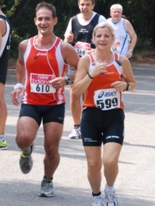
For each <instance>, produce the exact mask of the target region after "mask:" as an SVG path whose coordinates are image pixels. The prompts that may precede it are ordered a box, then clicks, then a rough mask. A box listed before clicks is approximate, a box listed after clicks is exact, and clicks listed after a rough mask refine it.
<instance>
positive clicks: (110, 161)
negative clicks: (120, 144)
mask: <svg viewBox="0 0 155 206" xmlns="http://www.w3.org/2000/svg"><path fill="white" fill-rule="evenodd" d="M117 164H118V162H117V160H116V159H113V158H109V159H103V165H104V167H105V168H109V169H111V168H114V167H116V166H117Z"/></svg>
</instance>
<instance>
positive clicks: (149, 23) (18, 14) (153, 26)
mask: <svg viewBox="0 0 155 206" xmlns="http://www.w3.org/2000/svg"><path fill="white" fill-rule="evenodd" d="M41 1H42V0H33V1H32V0H31V1H30V0H0V6H3V11H4V12H5V13H6V15H7V16H8V17H9V18H10V21H11V25H12V45H11V56H12V57H16V55H17V48H18V44H19V42H20V41H22V40H23V39H26V38H29V37H31V36H33V35H35V34H36V33H37V30H36V26H35V24H34V17H35V7H36V5H37V4H38V3H39V2H41ZM46 1H47V2H49V3H52V4H53V5H54V6H55V7H56V9H57V16H58V19H59V21H58V24H57V26H56V27H55V34H56V35H58V36H59V37H61V38H64V36H63V35H64V32H65V29H66V26H67V24H68V20H69V19H70V17H71V16H74V15H76V14H77V13H78V12H79V9H78V5H77V4H78V3H77V2H78V1H75V0H65V1H64V0H53V1H52V2H51V0H46ZM114 3H116V1H114V0H96V5H95V9H94V10H95V11H96V12H98V13H100V14H102V15H103V16H105V17H106V18H108V17H109V13H110V6H111V5H112V4H114ZM117 3H120V4H121V5H122V6H123V14H124V15H125V16H126V17H127V19H128V20H129V21H130V22H131V23H132V25H133V27H134V29H135V31H136V33H137V35H138V44H137V46H136V48H140V49H144V48H145V47H146V46H147V47H150V46H151V47H152V49H154V48H155V23H154V21H155V12H154V8H155V0H147V1H145V0H118V1H117ZM145 49H146V48H145Z"/></svg>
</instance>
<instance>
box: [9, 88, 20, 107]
mask: <svg viewBox="0 0 155 206" xmlns="http://www.w3.org/2000/svg"><path fill="white" fill-rule="evenodd" d="M21 93H22V89H21V88H18V89H15V90H14V91H13V92H11V100H12V103H13V104H14V105H16V106H18V105H19V102H18V97H19V96H20V94H21Z"/></svg>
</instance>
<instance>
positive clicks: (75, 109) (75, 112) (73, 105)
mask: <svg viewBox="0 0 155 206" xmlns="http://www.w3.org/2000/svg"><path fill="white" fill-rule="evenodd" d="M70 110H71V114H72V118H73V122H74V129H73V131H72V133H71V134H70V135H69V138H71V139H79V138H81V130H80V124H81V102H80V97H79V98H78V97H75V96H73V95H72V86H70Z"/></svg>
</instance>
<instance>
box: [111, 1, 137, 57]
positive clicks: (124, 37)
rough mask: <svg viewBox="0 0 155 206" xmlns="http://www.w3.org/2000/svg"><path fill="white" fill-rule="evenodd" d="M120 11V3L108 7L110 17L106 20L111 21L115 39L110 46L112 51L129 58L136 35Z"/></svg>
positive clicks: (121, 9)
mask: <svg viewBox="0 0 155 206" xmlns="http://www.w3.org/2000/svg"><path fill="white" fill-rule="evenodd" d="M122 12H123V7H122V5H120V4H113V5H112V6H111V7H110V16H111V18H109V19H107V21H109V22H112V23H113V26H114V30H115V41H114V44H113V46H112V48H113V51H114V52H117V53H118V54H120V55H125V56H126V57H127V58H131V57H132V55H133V50H134V48H135V45H136V42H137V35H136V33H135V30H134V28H133V26H132V25H131V23H130V22H129V20H127V19H125V18H122V17H123V14H122Z"/></svg>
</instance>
